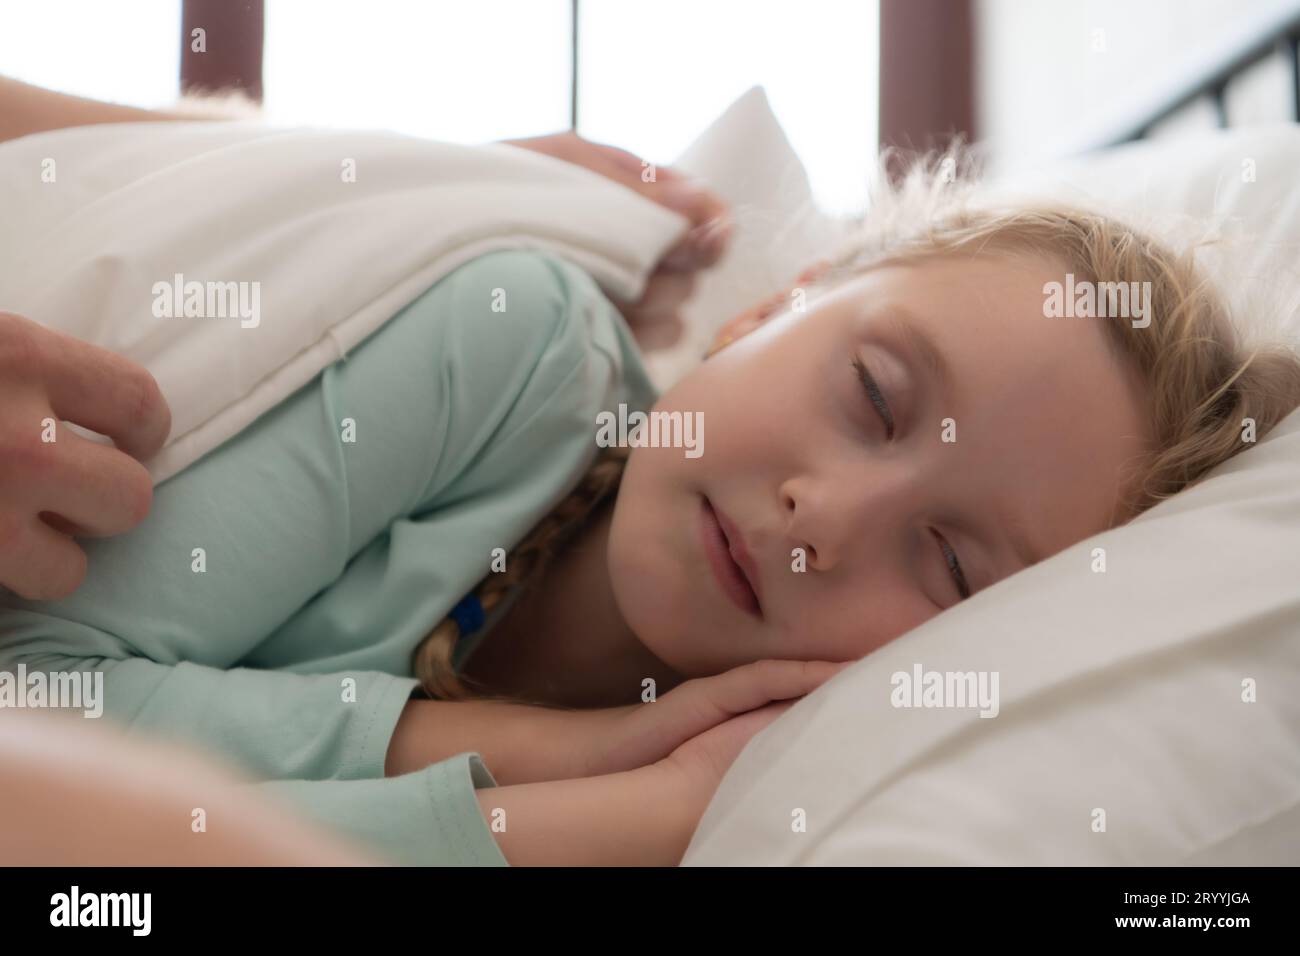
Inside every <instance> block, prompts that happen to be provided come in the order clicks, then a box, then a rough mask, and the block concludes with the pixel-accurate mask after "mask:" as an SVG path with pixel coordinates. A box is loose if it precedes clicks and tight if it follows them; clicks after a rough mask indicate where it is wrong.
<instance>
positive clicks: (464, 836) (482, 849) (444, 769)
mask: <svg viewBox="0 0 1300 956" xmlns="http://www.w3.org/2000/svg"><path fill="white" fill-rule="evenodd" d="M495 786H496V781H495V780H494V779H493V777H492V774H491V773H489V772H488V769H487V766H486V765H485V764H484V763H483V761H482V760H481V759H480V758H479V755H478V754H477V753H462V754H457V755H456V756H454V757H449V758H448V759H446V760H443V761H441V762H439V763H436V764H433V765H431V766H428V767H425V768H424V769H423V770H418V771H416V772H414V773H408V774H403V775H402V776H400V777H389V778H387V779H385V780H282V781H276V782H274V783H265V784H257V785H255V787H254V789H256V790H259V791H262V792H264V793H266V794H269V795H272V796H275V797H277V798H280V799H281V802H283V803H287V804H289V805H290V806H294V807H297V808H299V809H300V810H301V811H302V813H303V816H304V817H306V818H307V819H309V820H312V821H314V822H316V823H320V824H323V825H324V826H327V827H329V828H331V829H333V830H335V831H336V832H338V833H341V834H343V835H344V836H345V837H349V838H351V839H352V841H353V842H354V843H356V844H357V845H359V846H360V847H361V848H363V849H368V850H371V851H372V852H373V853H374V854H375V855H377V856H378V857H380V858H381V859H383V860H386V861H388V862H390V863H398V864H405V865H414V866H509V865H510V864H509V862H508V861H507V860H506V858H505V856H504V855H503V854H502V853H501V849H500V847H498V846H497V842H496V839H495V838H494V837H493V836H492V832H491V829H490V828H489V826H488V822H487V820H486V819H485V818H484V816H483V813H482V811H481V810H480V808H479V804H478V798H477V797H476V795H475V791H476V790H478V789H483V788H490V787H495Z"/></svg>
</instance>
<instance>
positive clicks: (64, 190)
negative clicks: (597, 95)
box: [0, 122, 686, 482]
mask: <svg viewBox="0 0 1300 956" xmlns="http://www.w3.org/2000/svg"><path fill="white" fill-rule="evenodd" d="M0 215H2V216H3V222H4V225H3V229H0V309H5V310H8V311H11V312H16V313H19V314H22V315H25V316H27V317H28V318H31V319H34V320H36V321H38V322H41V323H43V324H46V325H49V326H51V327H54V328H58V329H61V330H63V331H66V332H69V333H71V334H73V335H76V336H78V337H79V338H82V339H85V340H87V341H90V342H94V343H97V344H99V345H103V346H105V347H107V348H109V349H112V350H113V351H115V352H119V353H121V354H123V355H126V356H129V357H130V358H132V359H135V360H136V361H137V362H139V363H140V364H142V365H144V366H145V367H146V368H148V369H149V371H150V372H152V373H153V375H154V377H155V378H156V379H157V380H158V383H159V386H160V387H161V388H162V391H163V394H164V395H165V396H166V398H167V401H168V403H169V405H170V406H171V410H172V432H171V437H170V438H169V440H168V442H167V445H166V447H165V448H164V449H163V451H162V452H161V453H160V454H159V455H157V456H156V457H155V458H154V459H153V460H152V461H151V462H150V463H149V465H150V471H151V473H152V475H153V477H154V480H155V481H156V482H157V481H162V480H164V479H166V478H168V477H170V476H171V475H173V474H175V473H176V472H178V471H180V470H181V469H183V468H184V467H185V466H186V465H188V464H190V463H191V462H193V461H195V460H196V459H198V458H199V457H200V456H202V455H203V454H205V453H206V452H208V451H210V450H212V449H213V448H215V447H217V446H218V445H220V444H221V443H222V442H224V441H225V440H226V439H228V438H230V437H232V436H234V435H236V434H238V433H239V432H240V430H241V429H243V428H244V427H245V426H247V425H248V424H250V423H251V422H252V421H253V420H254V419H256V418H257V417H258V416H259V415H261V414H262V413H264V412H265V411H267V410H268V409H270V408H272V407H274V406H275V405H276V404H277V403H279V402H280V401H281V400H283V399H284V398H286V397H287V396H288V395H290V394H291V393H292V392H294V391H295V390H296V389H298V388H299V387H300V386H302V385H303V384H305V383H306V382H308V381H309V380H310V379H311V378H312V377H313V376H315V375H316V374H317V373H318V372H319V371H320V370H321V369H322V368H324V367H325V366H326V365H328V364H330V363H331V362H333V361H334V360H336V359H337V358H339V357H340V356H341V355H343V354H344V353H345V352H346V351H347V350H348V349H350V348H352V347H354V346H355V345H357V344H358V343H359V342H361V341H362V340H363V339H364V338H365V337H366V336H367V335H369V334H370V333H371V332H373V331H375V329H377V328H378V327H379V326H381V325H382V324H383V323H384V322H385V321H387V320H388V319H389V318H391V317H392V316H393V315H394V314H395V313H396V312H398V311H399V310H400V309H401V308H402V307H403V306H404V305H406V304H407V303H409V302H410V301H412V300H413V299H414V298H415V297H416V296H418V295H419V294H420V293H422V292H423V291H425V290H426V289H428V288H429V286H431V285H432V284H433V283H434V282H436V281H437V280H438V279H439V278H440V277H442V276H443V275H445V274H446V273H448V272H449V271H451V270H452V269H454V268H456V267H457V266H458V265H461V264H462V263H464V262H466V261H468V260H469V259H472V258H474V257H475V256H478V255H481V254H483V253H485V252H488V251H491V250H494V249H501V248H507V247H520V246H528V247H535V248H541V249H547V250H549V251H552V252H555V253H557V254H560V255H562V256H564V257H565V258H567V259H568V260H570V261H572V262H573V263H575V264H576V265H578V266H580V267H582V268H584V269H585V270H587V271H588V272H589V273H590V274H591V275H592V276H593V277H594V278H595V279H596V281H597V282H598V283H599V284H600V286H601V287H602V289H603V290H604V291H605V292H606V294H608V295H610V296H611V297H614V298H623V299H635V298H637V297H639V295H640V294H641V291H642V289H643V287H644V284H645V281H646V278H647V276H648V275H649V273H650V271H652V269H653V267H654V264H655V263H656V262H657V261H658V259H659V258H660V256H661V255H662V253H663V252H664V250H666V249H667V248H668V247H669V246H671V245H672V243H673V242H674V241H676V240H677V239H678V238H679V237H680V236H681V235H682V233H683V232H684V231H685V228H686V220H685V219H683V218H682V217H680V216H678V215H676V214H675V213H672V212H669V211H668V210H666V209H664V208H662V207H660V206H657V205H655V204H654V203H651V202H649V201H647V200H645V199H643V198H641V197H640V196H638V195H637V194H636V193H634V192H632V191H631V190H629V189H625V188H624V187H622V186H618V185H616V184H614V183H612V182H610V181H609V180H607V179H604V178H602V177H600V176H597V175H596V174H594V173H591V172H589V171H587V170H585V169H581V168H580V167H577V166H574V165H571V164H568V163H564V162H561V161H559V160H555V159H552V158H550V157H546V156H541V155H539V154H537V153H533V152H530V151H528V150H523V149H519V148H516V147H511V146H504V145H499V144H489V145H482V146H463V145H454V144H447V143H437V142H431V141H427V140H418V139H412V138H408V137H404V136H399V135H396V134H389V133H371V132H366V133H354V132H334V131H326V130H275V129H269V128H266V127H262V126H258V125H254V124H246V123H209V122H180V123H178V122H160V123H133V124H106V125H101V126H87V127H80V128H75V129H68V130H59V131H54V132H50V133H41V134H37V135H34V136H27V137H24V138H22V139H18V140H13V141H10V142H8V143H3V144H0Z"/></svg>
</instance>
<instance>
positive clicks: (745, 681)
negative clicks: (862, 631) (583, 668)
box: [575, 660, 853, 776]
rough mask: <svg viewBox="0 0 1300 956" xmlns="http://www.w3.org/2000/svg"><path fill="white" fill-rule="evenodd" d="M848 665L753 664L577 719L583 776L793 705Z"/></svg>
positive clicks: (656, 755) (636, 763) (646, 759)
mask: <svg viewBox="0 0 1300 956" xmlns="http://www.w3.org/2000/svg"><path fill="white" fill-rule="evenodd" d="M850 663H853V662H852V661H848V662H842V663H831V662H829V661H786V660H763V661H756V662H754V663H752V664H745V665H742V666H740V667H734V668H732V669H731V670H729V671H724V672H723V673H721V674H716V675H714V676H712V677H699V678H695V679H693V680H688V681H686V682H684V683H682V684H680V685H679V686H677V687H674V688H673V689H672V690H671V691H669V692H668V693H667V694H665V695H664V696H663V697H661V698H659V699H658V700H655V701H653V702H647V703H642V704H632V705H629V706H627V707H614V708H609V709H606V710H598V711H588V712H586V713H584V714H582V715H580V719H582V720H583V721H585V726H586V729H585V731H583V732H584V733H585V734H586V735H587V740H588V743H587V744H586V747H587V756H586V758H585V763H584V770H583V775H585V776H595V775H599V774H605V773H617V772H619V771H623V770H633V769H635V768H637V767H644V766H647V765H649V764H653V763H656V762H658V761H660V760H663V759H664V758H666V757H668V756H669V755H670V754H674V753H676V752H677V751H678V750H679V749H680V748H681V747H682V745H684V744H686V743H687V742H689V741H692V740H695V739H698V738H699V737H700V735H702V734H704V733H705V732H706V731H709V730H711V729H713V728H720V727H723V726H729V725H730V724H732V723H734V721H735V719H736V718H737V717H738V715H747V714H748V713H749V712H753V711H755V710H756V709H757V708H762V707H764V706H765V705H767V704H769V703H771V702H772V701H787V702H791V703H792V702H793V700H794V699H795V698H798V697H802V696H803V695H804V694H807V693H808V692H809V691H812V690H815V689H816V688H817V687H819V686H820V685H821V684H822V683H823V682H825V681H826V680H827V679H828V678H830V677H832V676H834V675H835V674H836V673H838V672H839V671H840V670H842V669H843V668H845V667H847V666H848V665H849V664H850ZM575 716H578V715H575ZM746 726H748V724H742V725H741V728H742V729H743V728H744V727H746ZM752 732H753V731H751V733H752ZM735 733H736V728H733V729H732V730H730V731H727V732H726V733H724V734H723V735H722V737H723V739H726V740H730V737H729V736H728V735H730V734H735ZM745 739H746V740H747V739H748V737H746V738H745ZM741 746H743V743H742V744H741ZM691 753H694V751H687V754H688V756H689V754H691ZM737 753H739V750H737ZM683 759H686V758H683ZM729 762H730V761H728V763H729Z"/></svg>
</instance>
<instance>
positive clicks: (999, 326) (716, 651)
mask: <svg viewBox="0 0 1300 956" xmlns="http://www.w3.org/2000/svg"><path fill="white" fill-rule="evenodd" d="M1065 271H1066V270H1065V269H1064V268H1063V267H1061V266H1059V265H1056V264H1053V263H1051V262H1048V261H1043V262H1027V261H1023V260H1013V259H1010V258H1000V257H992V256H990V257H981V258H975V259H956V258H943V259H933V260H926V261H922V262H919V263H917V264H913V265H906V266H889V267H884V268H880V269H877V270H874V271H872V272H870V273H868V274H866V275H864V276H861V277H859V278H858V279H855V280H853V281H852V282H849V283H846V284H844V285H842V286H840V287H839V288H837V289H835V290H833V291H831V292H829V293H827V294H826V295H825V296H824V297H822V298H820V299H817V300H812V299H810V300H809V301H808V303H807V308H806V311H804V312H803V313H796V312H793V311H790V310H789V309H788V308H787V309H785V310H783V311H781V312H779V313H777V314H774V315H773V316H772V317H771V318H770V319H769V320H767V321H766V322H765V323H764V324H762V325H761V326H760V327H759V328H757V329H756V330H755V331H752V332H750V333H749V334H748V335H745V336H744V337H742V338H740V339H738V340H736V341H735V342H734V343H732V344H730V345H728V346H727V347H726V348H723V349H722V350H721V351H719V352H718V353H717V354H716V355H714V356H713V357H712V358H711V359H709V360H708V361H706V362H705V363H704V364H703V365H702V366H701V367H700V368H698V369H696V370H695V371H694V372H693V373H692V374H690V375H689V376H687V377H686V378H685V379H683V380H682V381H681V382H680V383H678V384H677V385H676V386H675V387H674V388H672V389H671V390H669V391H668V392H667V393H666V394H665V395H664V396H663V398H662V399H661V400H660V401H659V403H658V404H657V405H656V406H655V409H654V410H655V411H680V412H682V413H683V414H694V413H697V412H698V413H702V415H703V436H704V441H703V454H702V455H700V456H699V457H696V458H688V457H686V455H685V452H684V450H683V449H681V448H648V447H647V448H638V449H637V450H635V451H634V452H633V454H632V457H631V460H630V461H629V463H628V466H627V471H626V473H625V475H624V478H623V483H622V487H621V490H620V492H619V495H618V502H617V505H616V509H615V514H614V523H613V529H612V531H611V536H610V547H609V568H610V573H611V576H612V579H613V586H614V593H615V596H616V598H617V600H618V604H619V607H620V609H621V611H622V613H623V615H624V616H625V618H626V619H627V621H628V624H629V625H630V626H631V627H632V629H633V630H634V631H635V632H636V633H637V635H638V637H639V638H640V639H641V640H642V641H643V642H644V643H645V644H646V646H647V647H648V648H649V650H650V651H652V652H653V653H654V654H656V655H657V656H658V657H659V658H660V659H662V660H663V661H664V662H665V663H666V664H668V665H669V666H670V667H673V668H674V669H676V670H678V671H679V672H680V673H683V674H685V675H687V676H696V675H701V674H710V673H716V672H718V671H721V670H725V669H728V668H731V667H735V666H737V665H739V664H743V663H747V662H749V661H754V660H759V659H762V658H772V657H774V658H787V659H801V660H814V659H821V660H830V661H840V660H849V659H854V658H858V657H861V656H862V655H864V654H866V653H867V652H869V651H872V650H874V649H875V648H877V647H880V646H881V645H882V644H884V643H886V642H887V641H890V640H892V639H894V638H895V637H898V636H899V635H901V634H903V633H905V632H906V631H908V630H910V629H912V628H914V627H916V626H917V625H918V624H921V623H922V622H924V621H926V620H927V619H929V618H931V617H933V616H934V615H936V614H938V613H939V612H940V611H942V610H944V609H946V608H949V607H952V606H953V605H955V604H957V603H958V601H959V600H960V593H959V584H958V582H957V581H956V579H955V576H954V574H953V573H952V570H951V566H950V563H949V558H948V556H947V555H946V554H945V552H944V551H943V550H942V547H941V545H940V543H939V540H938V539H937V538H936V537H935V534H934V532H935V531H937V532H938V533H939V534H940V535H942V537H943V539H944V540H945V541H946V542H947V543H948V545H949V546H950V548H951V550H952V552H953V553H954V555H955V558H956V560H957V561H958V562H959V563H960V567H961V570H962V572H963V574H964V579H965V582H966V583H967V584H968V586H969V590H970V591H971V592H972V593H973V592H976V591H979V590H981V589H983V588H986V587H988V586H989V585H991V584H993V583H994V582H996V581H998V580H1001V579H1002V578H1005V577H1007V576H1008V575H1010V574H1014V573H1015V572H1016V571H1018V570H1020V569H1022V568H1024V567H1026V566H1027V565H1029V564H1032V563H1034V562H1035V561H1037V560H1041V559H1042V558H1044V557H1047V556H1049V555H1051V554H1053V553H1055V552H1057V551H1059V550H1061V549H1063V548H1065V547H1068V546H1069V545H1071V544H1074V543H1076V542H1078V541H1080V540H1082V539H1084V538H1086V537H1089V536H1090V535H1093V534H1096V533H1098V532H1100V531H1102V530H1104V529H1106V528H1108V527H1111V526H1112V525H1113V524H1114V523H1115V513H1116V512H1115V509H1116V507H1117V501H1118V497H1119V495H1120V493H1121V490H1122V486H1121V469H1122V468H1123V466H1124V465H1125V464H1126V463H1128V462H1130V461H1131V460H1132V459H1134V457H1135V456H1138V455H1139V454H1140V453H1141V452H1142V451H1143V449H1144V448H1145V437H1144V436H1145V428H1144V425H1143V423H1142V418H1141V412H1140V404H1139V403H1140V398H1141V396H1140V390H1139V386H1138V385H1137V384H1135V383H1134V382H1133V380H1132V379H1131V378H1130V376H1129V375H1128V374H1126V372H1125V371H1124V370H1123V369H1122V367H1121V365H1120V363H1119V360H1118V359H1117V357H1116V356H1115V354H1114V353H1113V352H1112V351H1111V349H1110V347H1109V344H1108V342H1107V341H1106V335H1105V330H1104V329H1103V328H1102V327H1101V326H1100V324H1099V323H1100V322H1102V321H1105V320H1102V319H1085V318H1046V317H1044V315H1043V301H1044V297H1043V285H1044V283H1047V282H1051V281H1058V282H1059V281H1061V280H1062V276H1063V274H1064V272H1065ZM905 328H910V329H912V330H914V331H915V332H916V333H918V334H919V335H921V336H923V337H924V338H925V339H928V340H929V341H930V342H931V343H932V344H933V346H934V349H935V350H936V351H937V353H938V356H939V357H940V358H941V359H942V362H943V364H944V366H946V374H945V376H944V378H943V381H942V383H941V381H940V379H939V377H938V376H937V375H936V373H935V371H934V370H933V369H932V368H931V367H930V366H929V365H928V364H927V362H926V361H925V359H924V358H923V357H921V355H920V354H917V353H914V352H913V351H911V350H909V348H908V345H907V341H906V336H905V335H904V334H900V330H901V329H905ZM855 360H857V361H860V362H861V363H862V365H863V366H865V368H866V370H867V372H868V373H869V374H870V376H871V377H872V378H874V380H875V383H876V385H877V386H878V395H877V398H878V399H879V400H880V401H882V402H883V403H884V404H885V405H886V407H887V409H888V414H889V415H890V416H891V417H892V419H893V437H892V439H887V437H886V424H885V421H884V418H883V416H882V414H881V412H880V411H879V410H878V408H877V403H874V402H873V400H872V395H871V393H870V392H869V390H868V389H867V388H866V387H865V386H864V384H863V379H862V376H861V375H860V374H859V372H858V370H857V369H855V368H854V364H853V363H854V361H855ZM945 438H947V439H949V440H945ZM697 440H698V437H697ZM706 500H707V502H708V503H709V505H710V506H711V508H712V509H713V510H714V511H715V512H716V513H717V514H718V515H719V516H722V523H723V524H724V525H728V531H727V533H728V534H729V535H731V537H730V548H731V552H732V553H733V554H735V553H737V552H739V550H740V547H741V542H740V541H739V540H737V537H740V538H743V542H744V544H743V547H744V548H745V549H746V550H747V551H748V554H749V558H750V562H751V571H750V574H751V575H756V577H757V580H756V581H754V586H755V589H756V590H757V597H758V599H759V600H758V607H757V609H754V608H751V609H749V610H746V609H745V608H744V607H743V605H745V604H746V603H750V599H748V598H747V596H746V595H747V594H748V591H747V588H746V587H745V585H744V584H743V583H741V584H737V582H736V572H735V568H734V567H732V568H731V569H730V570H729V571H728V570H726V569H725V566H728V565H730V564H731V562H730V561H728V560H727V558H726V555H725V550H726V549H725V547H717V546H715V547H714V548H712V549H711V548H710V547H709V545H708V544H707V543H706V542H707V540H708V539H709V538H710V537H712V539H713V541H714V542H715V544H717V543H720V542H721V541H723V540H724V539H722V538H720V537H719V536H718V534H719V532H718V530H717V526H716V525H713V523H712V521H711V520H710V518H709V517H708V509H707V508H706V507H705V501H706ZM734 532H738V535H737V534H735V533H734ZM711 552H712V554H713V558H712V559H711V558H710V553H711ZM800 554H802V555H803V563H801V560H800ZM719 562H721V563H722V564H723V565H724V571H723V573H722V577H723V578H728V577H730V578H731V579H732V583H731V584H730V585H729V586H728V585H726V584H724V583H722V582H720V581H719V577H718V574H717V572H715V570H714V567H715V565H717V564H718V563H719ZM800 567H804V568H806V570H796V569H797V568H800ZM1080 573H1088V568H1087V566H1086V565H1085V566H1081V568H1080ZM729 593H731V594H732V596H729Z"/></svg>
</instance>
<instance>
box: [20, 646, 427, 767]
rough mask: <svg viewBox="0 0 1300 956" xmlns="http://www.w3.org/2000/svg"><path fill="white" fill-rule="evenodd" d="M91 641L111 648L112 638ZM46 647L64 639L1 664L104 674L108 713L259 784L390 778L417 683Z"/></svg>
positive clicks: (407, 679) (28, 669)
mask: <svg viewBox="0 0 1300 956" xmlns="http://www.w3.org/2000/svg"><path fill="white" fill-rule="evenodd" d="M12 626H13V623H12V622H11V623H10V627H12ZM89 640H91V641H93V642H94V643H95V644H97V645H101V650H102V649H104V648H102V645H103V644H104V643H105V642H107V641H111V640H112V638H111V637H109V636H108V635H103V634H97V635H95V636H94V637H93V638H89ZM47 643H62V642H61V641H59V640H58V639H48V641H35V642H26V643H25V644H24V645H23V646H25V647H26V651H25V652H23V651H16V650H15V649H14V648H12V647H10V648H9V649H8V650H7V652H6V653H5V654H4V655H3V656H4V660H3V662H0V666H2V667H3V668H4V669H5V670H10V671H13V670H15V669H16V668H17V667H18V665H20V664H21V665H23V666H24V667H25V668H26V672H27V673H29V674H30V673H33V672H43V673H46V674H54V673H67V672H75V671H98V672H100V673H102V674H103V675H104V676H103V693H102V710H103V717H104V718H106V719H110V720H113V721H114V722H117V723H120V724H122V725H124V726H129V727H131V728H132V729H135V730H139V731H142V732H145V733H148V734H149V735H150V736H153V737H160V738H171V739H176V740H180V741H183V742H187V743H190V744H193V745H195V746H197V747H199V748H201V749H203V750H206V751H210V752H212V753H216V754H221V755H222V756H223V757H224V758H225V759H226V760H227V761H229V762H231V763H232V764H233V765H234V766H235V767H237V768H238V769H240V770H241V771H243V772H244V773H245V774H247V775H250V776H252V777H253V778H254V779H257V780H261V779H272V778H282V777H292V778H295V779H302V780H323V779H340V780H348V779H358V778H366V777H383V775H384V761H385V758H386V757H387V754H388V742H389V740H390V738H391V737H392V734H393V729H394V727H396V726H397V719H398V717H399V716H400V715H401V713H402V708H403V707H405V706H406V702H407V700H408V698H409V697H410V695H411V692H412V691H413V690H414V689H415V687H416V686H417V684H418V682H417V681H416V680H415V679H414V678H411V677H396V676H394V675H391V674H384V673H379V672H374V671H352V672H340V673H334V674H310V675H308V674H293V673H289V672H287V671H265V670H255V669H252V668H234V669H231V670H220V669H218V668H214V667H205V666H202V665H198V664H190V663H185V662H181V663H177V664H161V663H158V662H155V661H150V660H146V659H144V658H140V657H127V658H125V659H116V660H115V659H112V658H107V657H81V656H72V655H70V654H68V653H66V651H65V652H64V653H57V652H55V653H51V652H48V651H42V650H41V647H42V645H44V644H47ZM118 653H119V654H120V651H119V652H118ZM114 656H117V655H114Z"/></svg>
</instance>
